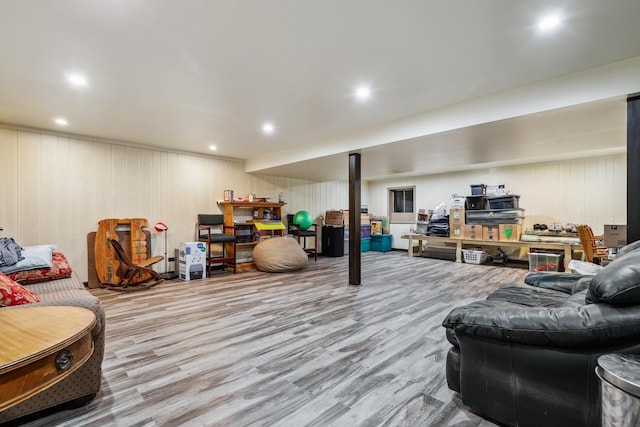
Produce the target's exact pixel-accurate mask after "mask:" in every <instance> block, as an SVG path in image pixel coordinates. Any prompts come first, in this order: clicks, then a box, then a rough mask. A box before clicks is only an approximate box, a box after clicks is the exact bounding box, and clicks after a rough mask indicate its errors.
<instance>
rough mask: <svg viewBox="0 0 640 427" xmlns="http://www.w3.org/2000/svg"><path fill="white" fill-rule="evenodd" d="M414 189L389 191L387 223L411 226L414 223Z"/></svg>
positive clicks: (405, 188) (404, 188)
mask: <svg viewBox="0 0 640 427" xmlns="http://www.w3.org/2000/svg"><path fill="white" fill-rule="evenodd" d="M415 190H416V188H415V187H401V188H390V189H389V205H388V206H389V222H390V223H396V224H411V223H414V222H416V212H415V203H414V194H415Z"/></svg>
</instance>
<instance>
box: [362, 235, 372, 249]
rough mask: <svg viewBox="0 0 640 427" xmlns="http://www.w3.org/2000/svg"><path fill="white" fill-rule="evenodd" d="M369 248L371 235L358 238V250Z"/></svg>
mask: <svg viewBox="0 0 640 427" xmlns="http://www.w3.org/2000/svg"><path fill="white" fill-rule="evenodd" d="M370 250H371V237H365V238H363V239H360V252H369V251H370Z"/></svg>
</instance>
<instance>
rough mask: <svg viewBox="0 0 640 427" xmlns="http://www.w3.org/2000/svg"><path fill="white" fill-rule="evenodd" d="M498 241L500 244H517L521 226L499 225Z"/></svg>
mask: <svg viewBox="0 0 640 427" xmlns="http://www.w3.org/2000/svg"><path fill="white" fill-rule="evenodd" d="M498 227H499V228H500V239H499V240H500V241H502V242H519V241H520V235H521V234H522V225H520V224H500V225H499V226H498Z"/></svg>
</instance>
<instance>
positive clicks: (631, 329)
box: [442, 290, 640, 348]
mask: <svg viewBox="0 0 640 427" xmlns="http://www.w3.org/2000/svg"><path fill="white" fill-rule="evenodd" d="M586 292H587V291H586V290H585V291H582V292H578V293H576V294H574V295H566V294H564V295H565V301H564V302H563V303H562V304H560V306H558V307H552V308H550V307H530V306H526V305H524V304H517V303H513V302H507V301H504V300H496V299H487V300H484V301H476V302H473V303H471V304H468V305H466V306H463V307H457V308H454V309H453V310H452V311H451V312H450V313H449V314H448V315H447V317H446V318H445V319H444V321H443V322H442V326H444V327H445V328H452V329H454V330H455V334H456V337H457V338H459V334H460V333H463V334H469V335H477V336H481V337H484V338H488V339H492V340H498V341H505V342H512V343H520V344H526V345H538V346H549V347H561V348H592V347H600V346H603V345H612V344H615V343H622V342H626V341H629V340H634V339H637V337H638V336H640V307H638V306H620V305H612V304H606V303H600V304H585V303H584V299H585V295H586ZM558 293H559V292H558Z"/></svg>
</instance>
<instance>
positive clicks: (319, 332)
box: [27, 251, 527, 427]
mask: <svg viewBox="0 0 640 427" xmlns="http://www.w3.org/2000/svg"><path fill="white" fill-rule="evenodd" d="M526 273H527V271H526V270H523V269H513V268H506V267H493V266H477V265H471V264H456V263H453V262H449V261H440V260H435V259H428V258H409V257H408V256H407V253H406V251H392V252H386V253H381V252H366V253H363V254H362V285H361V286H349V285H348V284H347V283H348V257H344V258H325V257H319V258H318V261H317V262H314V261H313V260H311V261H310V262H309V264H308V266H307V267H306V268H305V269H304V270H302V271H299V272H294V273H280V274H268V273H261V272H245V273H238V274H236V275H233V274H227V273H223V274H221V275H219V276H216V277H214V278H211V279H207V280H199V281H192V282H180V281H176V282H165V283H162V284H160V285H158V286H156V287H155V288H152V289H149V290H146V291H141V292H137V293H130V294H121V293H117V292H112V291H106V290H102V289H97V290H92V292H93V293H94V294H95V295H98V296H99V297H100V299H101V300H102V302H103V304H104V307H105V310H106V316H107V329H106V354H105V360H104V363H103V369H104V370H103V384H102V390H101V391H100V393H99V394H98V396H97V398H96V399H95V400H94V401H93V402H92V403H90V404H89V405H87V406H85V407H82V408H79V409H76V410H70V411H63V412H58V413H55V414H52V415H49V416H46V417H44V418H40V419H38V420H35V421H32V422H30V423H28V424H27V425H30V426H54V425H55V426H85V425H91V426H178V425H185V426H349V427H353V426H492V425H493V424H492V423H491V422H489V421H486V420H484V419H482V418H481V417H479V416H477V415H475V414H473V413H472V412H470V411H469V410H468V408H465V407H464V406H463V405H462V404H461V403H460V401H459V398H458V396H457V395H456V394H455V393H453V392H451V391H450V390H449V389H448V388H447V385H446V380H445V358H446V353H447V350H448V349H449V347H450V345H449V343H448V342H447V341H446V338H445V336H444V328H442V326H441V322H442V319H443V318H444V316H445V315H446V314H447V313H448V312H449V310H450V309H451V308H453V307H454V306H458V305H462V304H466V303H468V302H471V301H474V300H477V299H480V298H484V297H485V296H486V295H487V294H488V293H489V292H491V291H492V290H494V289H495V288H496V287H498V286H499V285H500V284H503V283H506V282H508V281H519V280H521V279H522V278H523V277H524V275H525V274H526Z"/></svg>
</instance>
